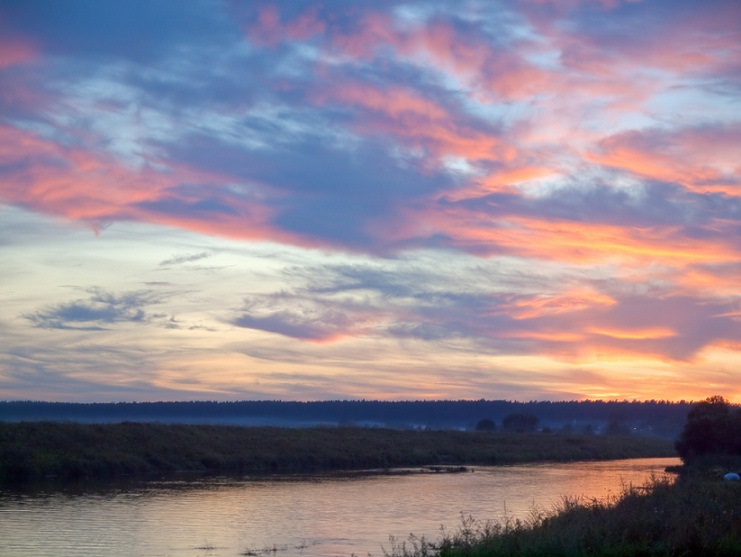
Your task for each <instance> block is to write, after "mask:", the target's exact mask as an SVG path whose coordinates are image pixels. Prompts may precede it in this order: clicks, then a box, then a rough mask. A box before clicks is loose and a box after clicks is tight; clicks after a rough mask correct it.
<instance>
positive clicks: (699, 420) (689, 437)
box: [676, 395, 741, 463]
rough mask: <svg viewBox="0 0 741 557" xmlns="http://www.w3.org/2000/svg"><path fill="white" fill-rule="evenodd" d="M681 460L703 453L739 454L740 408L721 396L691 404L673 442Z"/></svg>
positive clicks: (740, 450) (740, 436) (688, 459)
mask: <svg viewBox="0 0 741 557" xmlns="http://www.w3.org/2000/svg"><path fill="white" fill-rule="evenodd" d="M676 448H677V453H679V456H680V457H681V458H682V460H683V461H684V462H685V463H688V462H692V461H693V460H694V459H696V458H697V457H700V456H703V455H712V454H715V455H741V410H740V409H738V408H732V407H731V404H730V403H729V402H728V401H727V400H726V399H725V398H723V397H722V396H717V395H716V396H712V397H709V398H707V399H705V400H703V401H702V402H698V403H697V404H695V405H694V406H693V407H692V408H691V409H690V411H689V413H688V415H687V423H686V424H685V426H684V429H683V430H682V433H681V435H680V436H679V439H678V440H677V443H676Z"/></svg>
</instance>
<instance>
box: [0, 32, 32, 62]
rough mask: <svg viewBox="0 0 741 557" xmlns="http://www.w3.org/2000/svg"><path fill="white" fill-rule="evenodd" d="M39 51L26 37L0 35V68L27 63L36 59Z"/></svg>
mask: <svg viewBox="0 0 741 557" xmlns="http://www.w3.org/2000/svg"><path fill="white" fill-rule="evenodd" d="M38 57H39V53H38V51H37V49H36V48H35V47H34V46H33V44H32V42H31V41H30V40H28V39H25V38H21V37H8V36H6V37H0V69H3V68H8V67H10V66H16V65H20V64H28V63H29V62H32V61H34V60H36V59H38Z"/></svg>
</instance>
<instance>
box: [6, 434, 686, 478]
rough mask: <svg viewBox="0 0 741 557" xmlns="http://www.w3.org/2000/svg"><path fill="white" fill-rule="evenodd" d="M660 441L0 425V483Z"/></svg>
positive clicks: (604, 448)
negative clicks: (49, 477)
mask: <svg viewBox="0 0 741 557" xmlns="http://www.w3.org/2000/svg"><path fill="white" fill-rule="evenodd" d="M674 454H675V453H674V449H673V447H672V444H671V443H669V442H667V441H663V440H660V439H656V438H646V437H615V436H577V435H561V434H545V433H537V434H514V433H502V432H460V431H400V430H391V429H370V428H310V429H289V428H269V427H230V426H205V425H204V426H198V425H164V424H143V423H121V424H76V423H47V422H21V423H0V479H2V480H4V481H5V482H16V481H21V480H31V479H38V478H44V477H48V476H57V477H61V478H80V477H90V478H104V477H113V476H116V475H124V474H126V475H146V474H151V473H164V472H173V471H213V472H219V473H239V474H252V473H294V472H312V471H322V470H358V469H367V468H389V467H404V466H425V465H435V464H444V465H450V464H478V465H495V464H513V463H521V462H537V461H561V462H566V461H574V460H609V459H618V458H638V457H653V456H673V455H674Z"/></svg>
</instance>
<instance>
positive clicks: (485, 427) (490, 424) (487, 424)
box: [476, 418, 497, 431]
mask: <svg viewBox="0 0 741 557" xmlns="http://www.w3.org/2000/svg"><path fill="white" fill-rule="evenodd" d="M496 430H497V424H495V423H494V420H490V419H489V418H484V419H483V420H479V421H478V422H476V431H496Z"/></svg>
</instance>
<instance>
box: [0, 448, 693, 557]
mask: <svg viewBox="0 0 741 557" xmlns="http://www.w3.org/2000/svg"><path fill="white" fill-rule="evenodd" d="M678 463H679V460H678V459H675V458H668V459H667V458H659V459H656V458H654V459H631V460H618V461H606V462H579V463H568V464H528V465H518V466H498V467H474V468H473V471H472V472H471V471H469V472H465V473H457V474H450V473H423V474H416V473H415V474H402V475H389V474H382V475H364V474H331V475H318V476H297V477H285V476H284V477H280V478H265V477H260V478H253V479H250V478H247V479H239V480H236V479H231V478H201V479H197V480H189V481H185V480H171V479H168V480H161V481H150V482H137V483H133V482H132V483H130V484H107V485H106V486H105V487H102V488H93V487H92V486H85V484H77V485H75V486H68V487H65V488H58V487H53V486H47V487H42V486H36V487H35V488H33V489H26V490H25V491H14V490H9V489H7V488H6V489H4V490H3V491H0V555H3V556H4V557H32V556H33V557H45V556H49V557H73V556H74V557H79V556H82V555H89V556H96V557H124V556H126V557H167V556H173V557H175V556H185V557H199V556H203V557H227V556H229V557H234V556H238V555H244V554H257V555H260V554H265V555H274V556H276V557H291V556H298V555H300V556H304V557H329V556H343V557H349V556H350V555H351V554H353V553H354V554H355V555H357V556H366V555H367V554H369V553H370V554H371V555H373V556H380V555H383V550H382V547H385V548H386V549H387V550H390V547H391V546H390V543H389V536H390V535H393V536H396V537H397V538H401V539H404V538H406V537H407V536H408V535H409V534H410V533H414V534H416V535H425V536H427V537H428V538H431V539H435V538H436V537H437V535H438V533H439V531H440V526H441V525H444V526H445V527H446V529H447V530H448V531H452V530H455V529H456V528H457V527H458V525H459V524H460V522H461V515H462V514H463V515H465V516H468V515H471V516H473V517H474V518H476V519H479V520H487V519H497V518H502V517H503V516H504V515H505V513H506V514H507V515H508V516H511V517H526V516H527V514H528V513H529V512H530V511H531V510H532V509H533V507H537V508H541V509H545V510H548V511H550V510H551V509H552V508H553V507H554V505H556V504H558V502H559V501H560V500H561V499H562V498H563V497H564V496H583V497H586V498H600V499H601V498H604V497H609V496H612V495H619V494H620V493H621V492H622V489H623V487H624V486H625V485H628V484H633V485H642V484H643V483H645V482H646V480H647V479H649V478H650V477H651V476H652V475H657V476H662V475H664V469H665V467H666V466H668V465H672V464H678Z"/></svg>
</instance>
